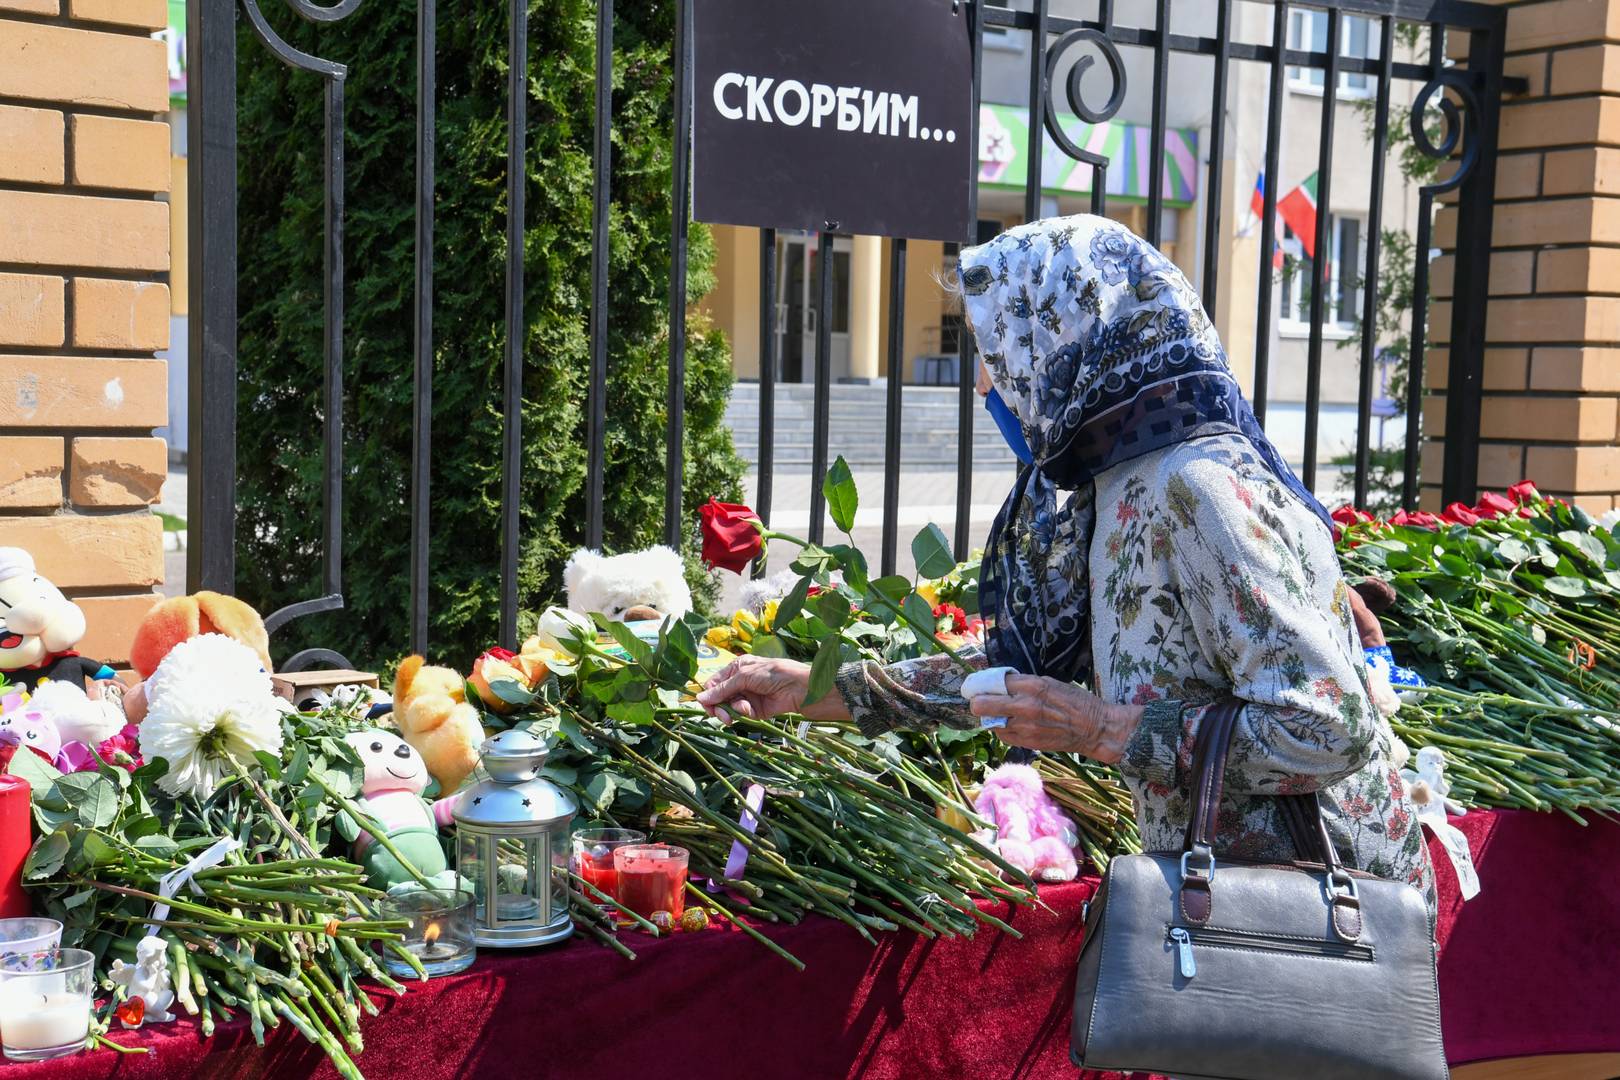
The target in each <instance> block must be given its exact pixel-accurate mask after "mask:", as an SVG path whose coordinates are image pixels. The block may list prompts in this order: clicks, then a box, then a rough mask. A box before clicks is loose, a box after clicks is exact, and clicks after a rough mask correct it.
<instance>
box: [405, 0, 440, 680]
mask: <svg viewBox="0 0 1620 1080" xmlns="http://www.w3.org/2000/svg"><path fill="white" fill-rule="evenodd" d="M437 53H438V0H418V3H417V5H416V333H415V341H414V345H415V367H414V371H413V374H412V377H411V382H412V385H411V613H410V620H411V627H410V631H411V634H410V636H411V651H412V652H418V653H423V652H426V651H427V645H428V603H429V596H428V588H429V584H430V578H429V576H428V543H429V538H430V537H431V536H432V535H433V527H432V512H433V499H432V493H433V478H432V462H433V184H434V175H433V173H434V160H433V151H434V137H435V134H436V133H435V127H436V125H437V123H438V118H437V111H438V110H437V108H436V106H437V102H436V100H435V96H436V93H437V90H436V85H435V84H436V82H437V74H438V72H437Z"/></svg>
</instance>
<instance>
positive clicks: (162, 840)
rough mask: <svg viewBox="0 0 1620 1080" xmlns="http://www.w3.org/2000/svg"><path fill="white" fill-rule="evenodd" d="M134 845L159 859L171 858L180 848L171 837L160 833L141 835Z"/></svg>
mask: <svg viewBox="0 0 1620 1080" xmlns="http://www.w3.org/2000/svg"><path fill="white" fill-rule="evenodd" d="M135 846H136V847H138V848H140V849H141V850H142V851H144V852H147V853H148V854H151V855H155V856H157V857H158V858H160V859H169V858H173V857H174V855H175V853H176V852H178V851H179V850H180V845H179V844H176V843H175V842H174V840H173V838H171V837H168V836H165V835H163V834H162V833H154V834H153V835H151V836H143V837H141V838H140V839H139V840H136V841H135Z"/></svg>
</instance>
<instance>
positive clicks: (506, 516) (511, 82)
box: [500, 0, 529, 647]
mask: <svg viewBox="0 0 1620 1080" xmlns="http://www.w3.org/2000/svg"><path fill="white" fill-rule="evenodd" d="M507 11H508V12H509V15H510V27H509V29H510V32H511V37H510V40H509V41H508V43H507V54H506V55H507V58H508V62H507V80H506V365H505V370H504V372H503V378H502V391H503V392H502V405H503V417H502V429H501V434H502V440H501V631H500V640H501V644H503V645H506V646H509V647H516V645H517V609H518V580H517V576H518V543H519V535H518V521H519V514H518V509H519V506H520V505H521V501H522V493H521V490H520V489H519V486H518V479H519V475H520V466H521V461H520V455H521V454H522V452H523V339H524V325H525V324H524V321H523V238H524V230H523V216H524V202H525V195H526V189H525V182H526V180H527V178H528V167H527V161H526V158H527V149H526V147H527V141H528V139H527V136H528V130H527V129H528V74H529V61H528V51H529V50H528V45H529V5H528V0H510V2H509V4H508V5H507Z"/></svg>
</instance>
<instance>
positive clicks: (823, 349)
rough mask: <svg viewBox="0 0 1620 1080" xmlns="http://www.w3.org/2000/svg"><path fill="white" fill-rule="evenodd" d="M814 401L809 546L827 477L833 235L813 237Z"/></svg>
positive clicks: (815, 537)
mask: <svg viewBox="0 0 1620 1080" xmlns="http://www.w3.org/2000/svg"><path fill="white" fill-rule="evenodd" d="M816 256H817V259H816V390H815V393H816V398H815V404H814V406H813V409H814V416H815V421H814V422H815V428H816V430H815V433H814V434H813V435H812V436H811V446H810V542H811V543H813V544H819V543H821V538H822V537H823V536H824V535H825V531H826V530H825V523H824V522H823V520H822V519H823V518H824V517H825V514H824V513H823V510H824V508H825V506H826V495H825V493H823V491H822V490H821V482H822V480H823V479H825V478H826V476H827V436H828V431H827V427H828V424H829V423H831V412H832V314H831V313H832V305H833V273H832V266H833V234H832V233H830V232H823V233H818V234H816Z"/></svg>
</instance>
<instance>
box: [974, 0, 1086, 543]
mask: <svg viewBox="0 0 1620 1080" xmlns="http://www.w3.org/2000/svg"><path fill="white" fill-rule="evenodd" d="M1104 2H1105V3H1106V2H1107V0H1104ZM1037 3H1038V4H1039V6H1040V7H1041V9H1042V11H1043V12H1044V10H1045V7H1046V4H1045V0H1037ZM970 14H971V16H972V19H973V23H972V25H971V26H970V27H969V28H968V30H969V32H970V33H971V34H972V36H973V104H974V109H973V118H972V119H971V120H970V121H969V122H968V129H969V130H968V145H969V146H978V145H979V110H978V103H979V100H980V98H981V97H982V96H983V93H982V86H983V79H984V0H973V7H972V8H971V9H970ZM1042 19H1043V22H1042V25H1043V27H1044V25H1045V24H1044V14H1043V16H1042ZM1030 48H1031V49H1032V50H1034V51H1038V52H1042V53H1044V52H1045V51H1046V35H1045V33H1044V30H1043V32H1042V34H1041V37H1040V39H1039V40H1038V42H1032V44H1031V46H1030ZM1040 70H1041V71H1042V72H1043V73H1044V71H1045V68H1044V66H1043V67H1042V68H1041V69H1040ZM1034 71H1035V69H1034V68H1032V69H1031V79H1032V80H1033V79H1034V78H1035V74H1034ZM1042 78H1043V79H1044V74H1043V75H1042ZM1045 100H1046V91H1045V86H1044V83H1043V84H1042V87H1041V90H1040V96H1038V97H1037V98H1036V99H1035V100H1034V101H1031V102H1030V103H1029V116H1030V127H1032V128H1033V127H1039V126H1040V123H1041V121H1040V119H1039V118H1040V116H1041V113H1042V111H1043V104H1044V102H1045ZM973 156H974V157H975V158H977V156H978V155H977V154H975V155H973ZM1031 167H1032V168H1038V166H1037V165H1035V164H1034V163H1031ZM970 168H971V170H972V171H971V172H970V173H969V174H968V177H969V179H968V232H967V236H966V237H964V243H968V244H976V243H979V242H980V241H981V240H983V239H986V238H984V237H981V236H980V235H979V163H978V161H976V160H975V161H974V162H973V163H972V165H971V167H970ZM1035 190H1036V193H1037V196H1038V195H1039V190H1040V189H1039V188H1036V189H1035ZM1028 192H1029V189H1028V188H1026V189H1025V195H1026V197H1027V195H1028ZM1036 210H1037V214H1038V212H1039V203H1037V204H1036ZM963 315H964V317H963V320H962V332H961V334H960V335H959V337H958V339H957V340H958V350H957V355H958V357H959V359H958V360H957V362H956V364H957V372H956V375H957V381H956V385H957V395H956V408H957V413H956V530H955V532H956V537H955V543H954V547H955V550H956V559H957V561H958V562H960V561H962V560H963V559H965V558H967V553H968V545H969V542H970V540H971V533H970V529H971V526H972V522H971V521H970V520H969V518H970V517H971V516H972V513H973V387H974V383H975V381H976V379H975V376H976V375H977V371H976V367H977V364H978V353H977V351H976V343H975V341H974V340H973V328H972V327H971V326H969V325H968V322H967V318H966V313H965V312H964V313H963Z"/></svg>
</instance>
